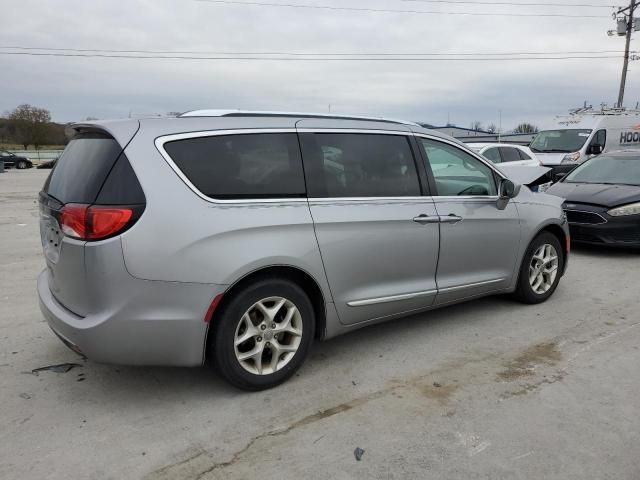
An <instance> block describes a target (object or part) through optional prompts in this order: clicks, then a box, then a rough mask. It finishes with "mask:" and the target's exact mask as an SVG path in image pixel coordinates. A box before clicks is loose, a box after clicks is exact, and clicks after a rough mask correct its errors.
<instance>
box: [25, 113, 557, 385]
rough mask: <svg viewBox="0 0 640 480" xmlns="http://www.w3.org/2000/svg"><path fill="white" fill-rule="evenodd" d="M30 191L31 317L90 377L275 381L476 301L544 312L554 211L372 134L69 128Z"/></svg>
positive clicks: (246, 116)
mask: <svg viewBox="0 0 640 480" xmlns="http://www.w3.org/2000/svg"><path fill="white" fill-rule="evenodd" d="M73 128H74V129H75V132H76V136H75V137H74V138H73V139H72V140H71V142H70V143H69V145H68V146H67V148H66V149H65V151H64V153H63V154H62V156H61V157H60V159H59V161H58V162H57V164H56V166H55V168H54V169H53V171H52V173H51V175H50V176H49V178H48V179H47V181H46V183H45V185H44V187H43V190H42V192H41V194H40V212H41V233H42V244H43V247H44V254H45V258H46V263H47V268H46V269H45V270H44V271H43V272H42V274H41V275H40V277H39V279H38V294H39V297H40V305H41V309H42V312H43V313H44V315H45V317H46V318H47V320H48V322H49V325H50V326H51V328H52V329H53V330H54V332H55V333H56V334H57V335H58V336H59V337H60V338H61V339H62V341H63V342H64V343H65V344H67V345H68V346H69V347H71V348H72V349H74V350H75V351H77V352H80V353H82V354H84V355H86V356H87V357H89V358H90V359H93V360H96V361H100V362H111V363H125V364H135V365H183V366H194V365H202V364H203V362H205V360H207V359H209V360H211V361H212V363H214V364H215V365H216V366H217V367H218V370H219V371H220V372H221V373H222V375H223V376H224V377H225V378H226V379H228V380H229V381H230V382H231V383H233V384H234V385H237V386H239V387H241V388H245V389H260V388H267V387H271V386H273V385H276V384H278V383H280V382H282V381H284V380H285V379H287V378H288V377H290V376H291V375H292V374H293V373H294V371H295V370H296V369H297V368H298V367H299V366H300V365H301V364H302V362H303V361H304V358H305V357H306V355H307V353H308V351H309V348H310V346H311V344H312V342H313V340H314V338H320V339H328V338H331V337H334V336H336V335H340V334H342V333H346V332H349V331H352V330H355V329H357V328H361V327H364V326H366V325H371V324H373V323H377V322H382V321H393V319H395V318H398V317H401V316H403V315H407V314H410V313H415V312H420V311H426V310H429V309H432V308H438V307H443V306H446V305H450V304H453V303H458V302H462V301H466V300H471V299H474V298H479V297H482V296H485V295H492V294H500V293H514V294H515V295H516V296H517V297H518V298H519V299H520V300H522V301H524V302H527V303H538V302H542V301H544V300H546V299H547V298H549V297H550V296H551V295H552V294H553V292H554V290H555V289H556V287H557V285H558V282H559V279H560V277H561V276H562V274H563V273H564V271H565V268H566V265H567V259H568V254H569V235H568V227H567V223H566V219H565V216H564V213H563V211H562V208H561V203H562V200H561V199H559V198H557V197H553V196H548V195H545V194H540V193H532V192H531V191H530V190H529V189H528V188H526V187H520V186H519V185H515V184H514V183H513V182H512V181H511V180H509V179H508V178H506V176H505V174H504V173H502V172H501V171H500V170H498V169H497V167H495V166H494V165H492V164H491V162H489V161H488V160H486V159H485V158H483V157H482V156H480V155H479V154H477V153H475V152H473V151H472V150H470V149H468V148H467V147H465V146H464V145H463V144H462V143H460V142H458V141H456V140H454V139H452V138H450V137H448V136H444V135H441V134H438V133H435V132H432V131H429V130H426V129H424V128H422V127H419V126H418V125H415V124H412V123H408V122H399V121H392V120H383V119H361V118H336V117H330V116H322V115H305V114H275V113H264V112H262V113H250V112H217V111H199V112H190V113H187V114H184V115H182V116H181V117H179V118H166V119H145V120H124V121H115V122H96V123H87V124H78V125H75V126H74V127H73Z"/></svg>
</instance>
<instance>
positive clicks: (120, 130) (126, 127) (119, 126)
mask: <svg viewBox="0 0 640 480" xmlns="http://www.w3.org/2000/svg"><path fill="white" fill-rule="evenodd" d="M139 129H140V121H138V120H128V119H127V120H110V121H98V122H81V123H70V124H68V125H66V126H65V129H64V133H65V135H66V136H67V138H68V139H71V138H73V137H74V136H75V135H78V134H80V133H92V132H97V133H106V134H108V135H109V136H111V137H113V138H115V139H116V141H117V142H118V143H119V144H120V145H122V146H123V147H125V146H126V145H127V144H128V143H129V142H130V141H131V140H132V139H133V137H134V136H135V134H136V133H138V130H139Z"/></svg>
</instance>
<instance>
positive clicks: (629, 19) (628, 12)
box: [609, 0, 638, 108]
mask: <svg viewBox="0 0 640 480" xmlns="http://www.w3.org/2000/svg"><path fill="white" fill-rule="evenodd" d="M637 1H638V0H631V3H630V4H629V6H628V7H626V8H620V9H619V10H618V11H617V12H616V13H615V14H614V18H615V19H617V18H618V15H620V14H622V13H624V15H625V16H624V17H623V18H624V19H623V20H618V22H619V23H621V22H622V21H624V22H626V28H625V31H624V32H622V31H620V29H618V32H617V34H618V35H619V36H623V35H626V37H627V38H626V41H625V48H624V63H623V64H622V76H621V77H620V91H619V92H618V108H622V102H623V101H624V88H625V85H626V83H627V70H628V68H629V49H630V47H631V32H633V23H634V18H633V14H634V11H635V9H636V7H637V6H638V4H637ZM609 34H610V35H613V32H609Z"/></svg>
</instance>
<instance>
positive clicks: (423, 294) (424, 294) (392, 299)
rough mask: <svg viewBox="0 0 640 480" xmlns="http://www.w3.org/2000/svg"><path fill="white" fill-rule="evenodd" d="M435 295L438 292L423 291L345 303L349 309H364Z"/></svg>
mask: <svg viewBox="0 0 640 480" xmlns="http://www.w3.org/2000/svg"><path fill="white" fill-rule="evenodd" d="M437 293H438V290H423V291H421V292H412V293H401V294H398V295H389V296H386V297H375V298H367V299H364V300H351V301H350V302H347V305H349V306H350V307H364V306H367V305H376V304H378V303H387V302H397V301H399V300H409V299H412V298H420V297H428V296H430V295H435V294H437Z"/></svg>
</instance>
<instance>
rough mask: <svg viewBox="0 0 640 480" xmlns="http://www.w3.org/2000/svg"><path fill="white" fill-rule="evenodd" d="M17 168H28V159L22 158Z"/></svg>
mask: <svg viewBox="0 0 640 480" xmlns="http://www.w3.org/2000/svg"><path fill="white" fill-rule="evenodd" d="M16 168H17V169H19V170H26V169H27V168H29V162H27V161H26V160H20V161H19V162H18V163H17V165H16Z"/></svg>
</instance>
